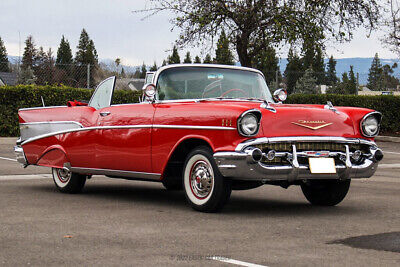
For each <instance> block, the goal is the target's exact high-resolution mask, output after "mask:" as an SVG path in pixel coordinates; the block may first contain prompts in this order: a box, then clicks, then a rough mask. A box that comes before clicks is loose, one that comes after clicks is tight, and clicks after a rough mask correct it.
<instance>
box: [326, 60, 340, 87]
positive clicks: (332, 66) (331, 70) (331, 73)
mask: <svg viewBox="0 0 400 267" xmlns="http://www.w3.org/2000/svg"><path fill="white" fill-rule="evenodd" d="M327 68H328V69H327V71H326V79H325V80H326V84H327V85H330V86H332V85H335V84H336V83H337V82H338V77H337V76H336V60H335V59H333V56H331V57H330V58H329V61H328V64H327Z"/></svg>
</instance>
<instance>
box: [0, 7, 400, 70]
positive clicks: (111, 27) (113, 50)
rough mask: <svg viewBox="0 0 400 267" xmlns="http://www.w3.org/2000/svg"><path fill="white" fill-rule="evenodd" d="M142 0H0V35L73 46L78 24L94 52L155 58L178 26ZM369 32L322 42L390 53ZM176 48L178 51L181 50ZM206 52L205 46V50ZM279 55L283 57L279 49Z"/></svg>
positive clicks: (339, 54) (369, 53)
mask: <svg viewBox="0 0 400 267" xmlns="http://www.w3.org/2000/svg"><path fill="white" fill-rule="evenodd" d="M147 2H148V0H130V1H129V0H1V1H0V10H1V16H0V36H1V38H2V39H3V41H4V42H5V45H6V48H7V50H8V53H9V55H14V56H17V55H18V53H19V33H18V32H20V35H21V42H22V49H23V41H24V40H25V39H26V37H27V36H28V35H29V34H31V35H33V37H34V39H35V42H36V44H37V45H39V46H43V47H44V48H46V49H47V48H49V47H51V48H52V49H53V50H54V51H56V49H57V46H58V44H59V42H60V39H61V36H62V35H63V34H64V35H65V37H66V38H67V39H68V40H69V41H70V43H71V46H72V49H73V52H75V48H76V45H77V42H78V38H79V34H80V32H81V30H82V28H85V29H86V30H87V31H88V33H89V35H90V37H91V38H92V39H93V40H94V42H95V45H96V48H97V51H98V54H99V57H100V58H102V59H107V58H109V59H115V58H117V57H119V58H121V59H122V63H123V64H126V65H139V64H142V62H143V61H144V62H146V64H153V62H154V61H157V62H158V63H159V64H160V63H161V61H162V60H163V59H164V58H166V56H167V55H168V54H169V52H167V50H168V49H171V47H172V44H173V41H174V40H175V38H176V37H177V35H178V33H179V31H178V30H175V31H174V32H171V31H170V29H171V25H170V23H169V21H168V20H169V17H170V14H168V13H163V14H159V15H156V16H153V17H151V18H149V19H146V20H144V21H142V20H141V18H142V17H143V15H140V14H134V13H132V12H131V11H132V10H137V9H143V8H144V7H145V6H146V3H147ZM381 35H382V33H380V32H375V33H373V34H372V36H371V37H370V38H367V37H366V36H365V32H364V31H363V30H359V31H357V32H356V33H355V38H354V40H353V41H352V42H350V43H346V44H330V45H328V49H327V53H328V55H331V54H333V56H334V57H336V58H343V57H373V56H374V54H375V52H379V55H380V57H382V58H395V57H396V56H395V55H394V54H393V53H391V52H390V51H389V50H388V49H386V48H384V47H383V46H382V45H381V43H380V41H379V37H380V36H381ZM187 50H189V51H191V52H192V56H194V55H195V54H200V53H201V52H203V53H204V51H201V50H200V49H199V48H188V49H187ZM187 50H185V51H181V52H180V53H181V57H183V56H184V53H186V51H187ZM206 52H208V51H206ZM281 56H282V57H286V55H285V54H284V53H282V54H281Z"/></svg>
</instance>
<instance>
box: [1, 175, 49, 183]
mask: <svg viewBox="0 0 400 267" xmlns="http://www.w3.org/2000/svg"><path fill="white" fill-rule="evenodd" d="M49 178H52V175H51V174H28V175H1V176H0V181H16V180H39V179H49Z"/></svg>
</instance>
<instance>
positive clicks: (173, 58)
mask: <svg viewBox="0 0 400 267" xmlns="http://www.w3.org/2000/svg"><path fill="white" fill-rule="evenodd" d="M179 63H181V58H180V57H179V53H178V48H177V47H176V46H174V48H173V49H172V54H171V55H170V56H169V57H168V64H179Z"/></svg>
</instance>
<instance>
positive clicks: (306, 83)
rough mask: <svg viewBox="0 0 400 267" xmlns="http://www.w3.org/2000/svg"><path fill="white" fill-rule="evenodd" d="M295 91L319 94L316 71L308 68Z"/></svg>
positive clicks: (297, 92)
mask: <svg viewBox="0 0 400 267" xmlns="http://www.w3.org/2000/svg"><path fill="white" fill-rule="evenodd" d="M294 92H295V93H296V94H319V92H318V89H317V79H316V78H315V77H314V72H313V70H312V69H311V68H308V69H307V70H306V72H305V73H304V75H303V77H301V78H300V79H299V80H298V81H297V83H296V87H295V90H294Z"/></svg>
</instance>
